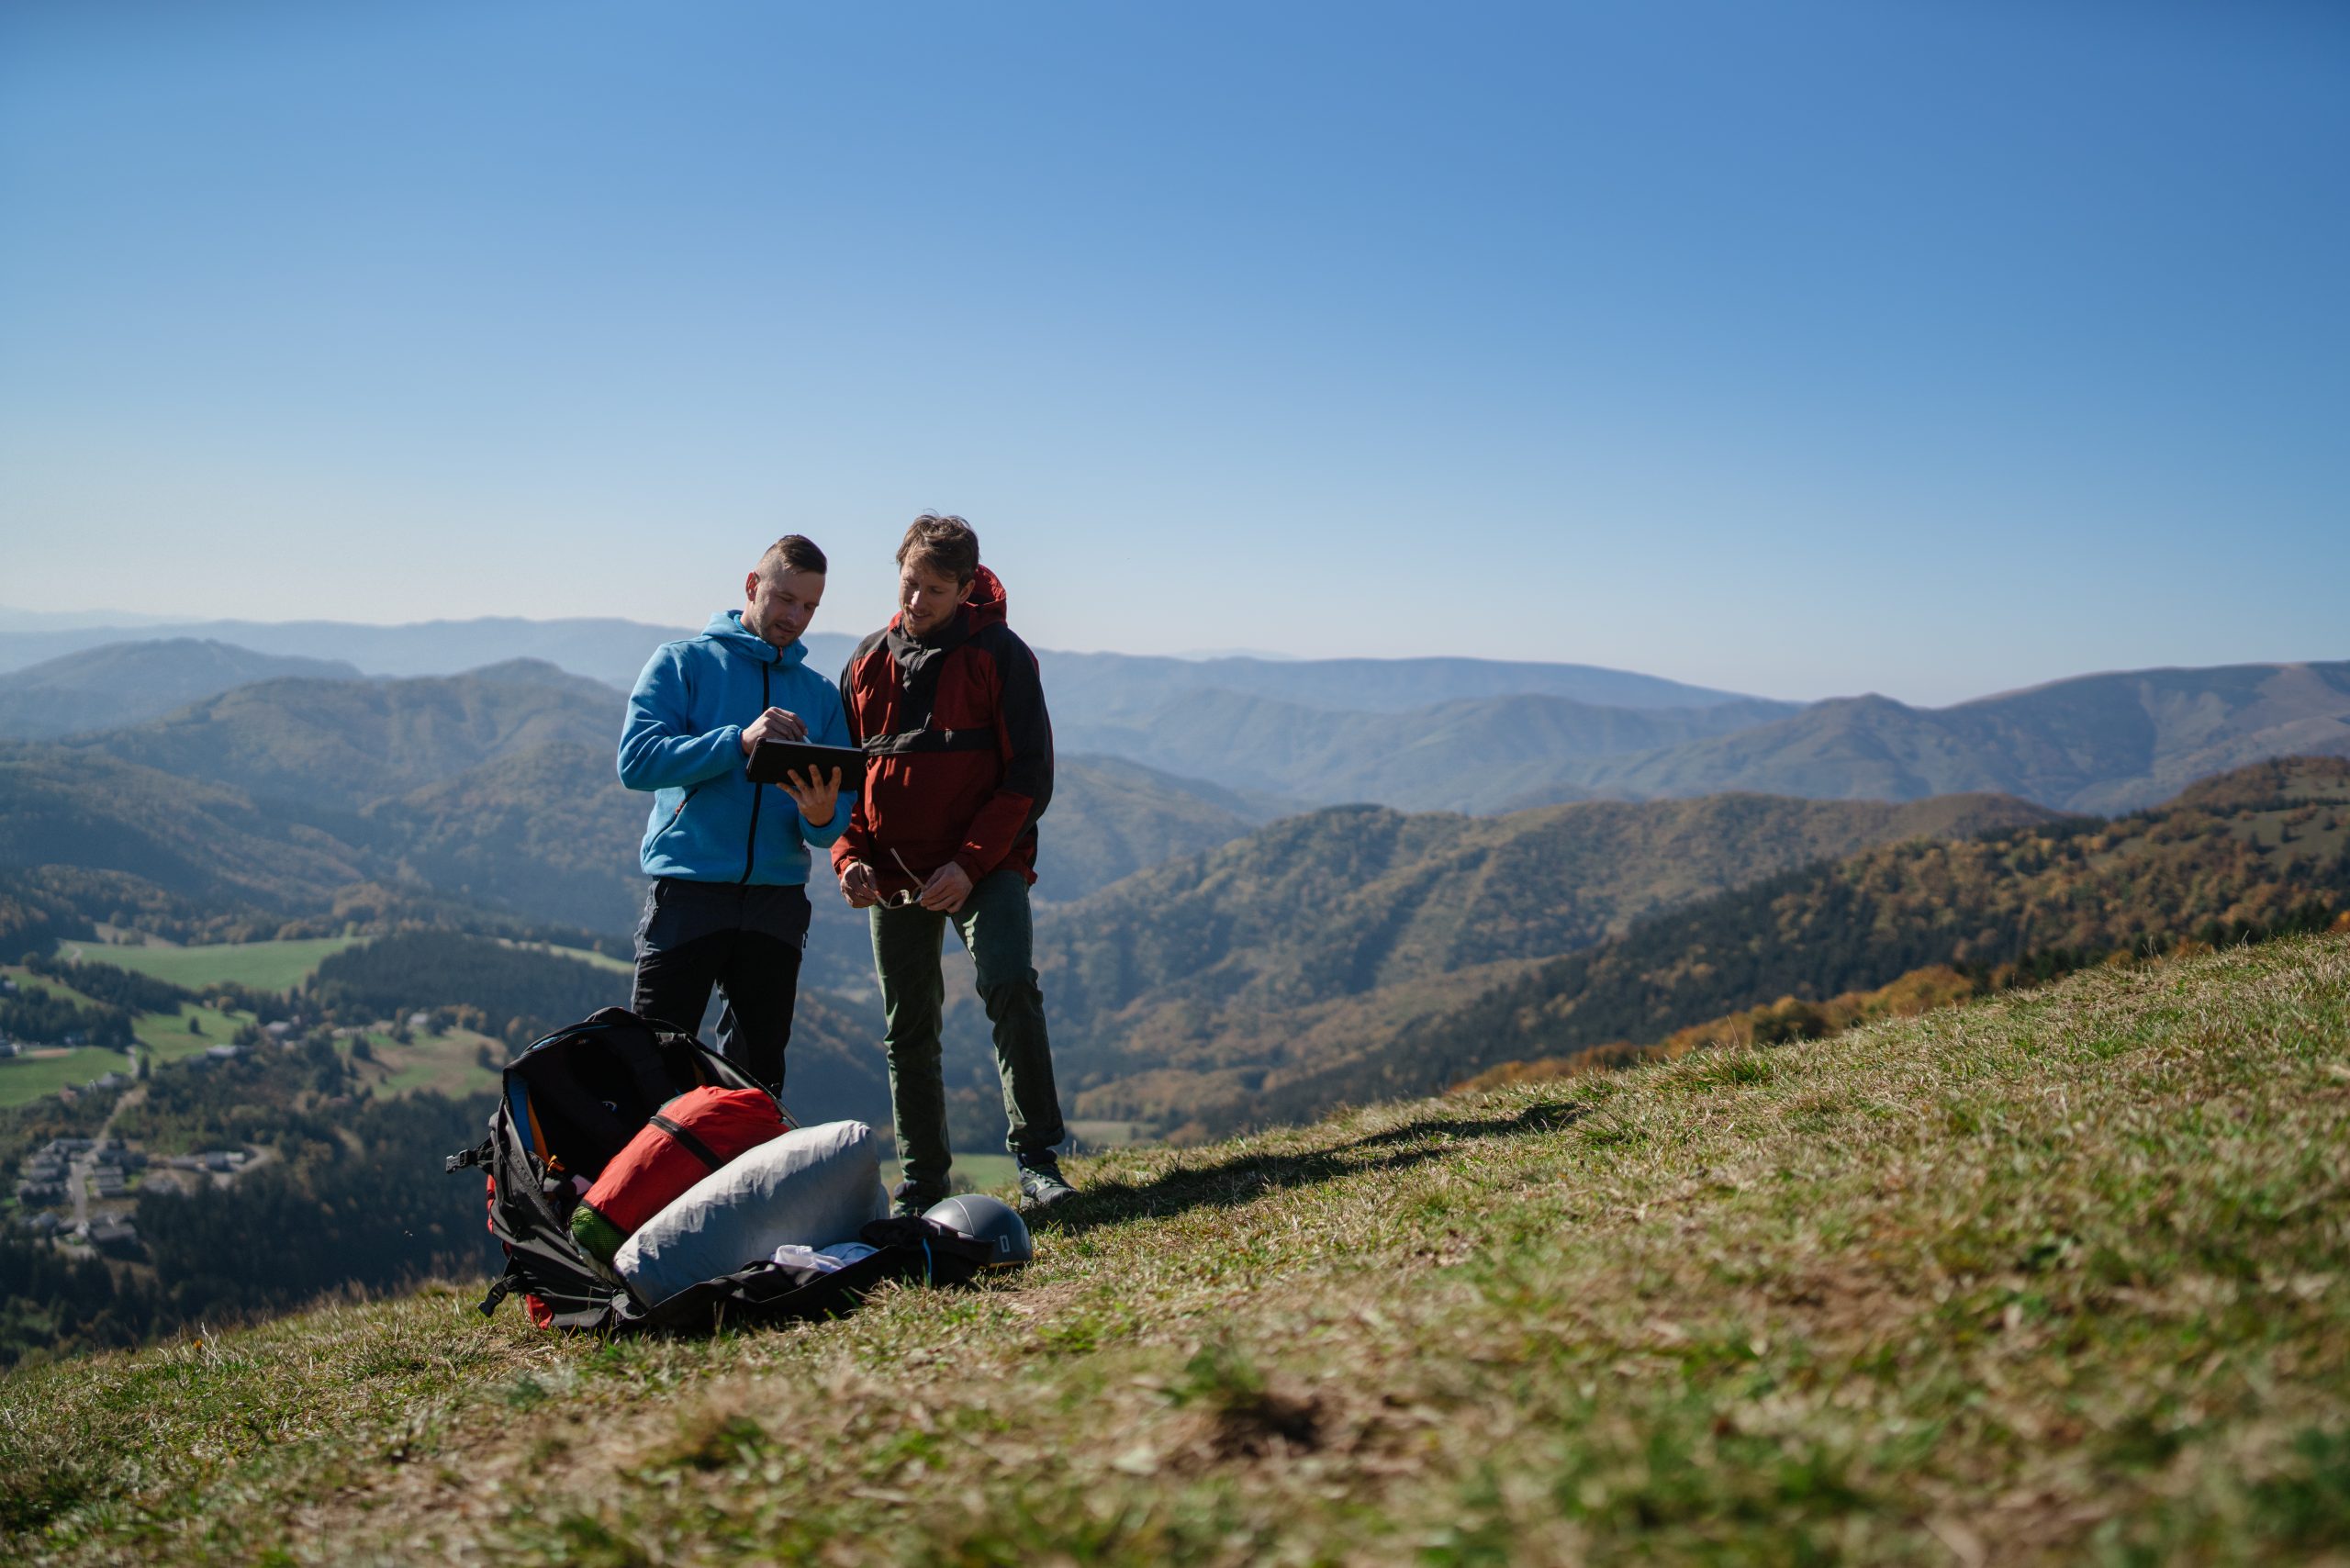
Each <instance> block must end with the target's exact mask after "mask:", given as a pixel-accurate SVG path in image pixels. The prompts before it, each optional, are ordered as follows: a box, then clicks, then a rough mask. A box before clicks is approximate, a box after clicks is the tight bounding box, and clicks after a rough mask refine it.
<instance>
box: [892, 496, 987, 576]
mask: <svg viewBox="0 0 2350 1568" xmlns="http://www.w3.org/2000/svg"><path fill="white" fill-rule="evenodd" d="M898 565H900V566H926V567H928V568H929V569H930V570H932V571H934V572H943V573H945V574H946V576H948V577H953V578H954V579H955V580H956V581H957V582H958V583H968V582H969V581H970V580H971V578H972V577H974V576H976V575H977V574H978V572H979V534H978V533H977V532H974V531H973V530H972V528H971V525H970V524H969V523H968V522H965V521H963V520H962V519H961V518H959V517H955V516H952V515H942V514H940V513H938V512H934V511H926V512H924V513H923V514H922V515H921V516H920V517H918V518H916V519H914V521H913V526H912V527H911V528H909V529H907V530H906V536H905V538H904V539H903V540H901V541H900V542H899V544H898Z"/></svg>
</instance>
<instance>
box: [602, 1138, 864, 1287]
mask: <svg viewBox="0 0 2350 1568" xmlns="http://www.w3.org/2000/svg"><path fill="white" fill-rule="evenodd" d="M889 1212H890V1195H889V1194H888V1193H886V1192H884V1191H883V1190H882V1187H881V1160H880V1155H879V1151H878V1149H877V1148H876V1147H875V1145H874V1140H873V1129H872V1128H871V1127H868V1126H866V1125H865V1124H864V1123H863V1122H827V1123H824V1124H823V1125H822V1126H813V1127H795V1128H793V1129H792V1130H791V1131H789V1132H787V1133H785V1134H784V1135H783V1136H782V1137H778V1138H771V1139H769V1140H768V1141H767V1142H766V1143H763V1144H761V1145H759V1147H758V1148H754V1149H751V1150H749V1151H748V1152H746V1153H744V1154H743V1155H741V1156H739V1157H737V1158H736V1159H733V1161H731V1162H730V1163H728V1164H726V1165H723V1166H721V1167H720V1168H719V1169H718V1170H713V1171H711V1173H710V1174H709V1175H707V1176H705V1177H703V1178H702V1179H701V1180H700V1181H699V1182H695V1183H694V1184H693V1185H692V1186H691V1187H689V1188H688V1189H687V1190H686V1192H685V1193H684V1194H683V1195H682V1196H680V1197H678V1198H677V1200H676V1201H675V1202H674V1203H672V1204H669V1206H668V1207H667V1208H665V1209H663V1210H662V1211H661V1212H660V1213H659V1214H657V1215H654V1216H653V1217H652V1218H651V1219H649V1220H647V1221H645V1222H644V1225H643V1227H642V1228H641V1229H639V1230H638V1231H637V1233H636V1234H635V1235H634V1236H632V1237H630V1238H628V1241H627V1243H626V1244H625V1245H623V1246H622V1247H621V1249H620V1251H619V1252H617V1253H615V1254H614V1255H613V1257H612V1267H613V1268H615V1269H617V1270H618V1271H620V1274H621V1278H622V1279H624V1280H626V1281H627V1282H629V1284H630V1286H631V1288H632V1289H633V1290H634V1291H635V1292H636V1294H638V1295H639V1296H640V1297H642V1298H643V1300H644V1301H645V1302H646V1303H647V1304H648V1305H656V1304H658V1303H660V1302H664V1301H666V1300H667V1299H668V1298H669V1297H671V1296H673V1295H675V1294H677V1293H678V1292H679V1291H682V1290H684V1289H686V1288H687V1287H688V1286H689V1285H697V1284H699V1283H700V1282H702V1281H704V1280H714V1279H716V1278H718V1277H719V1276H720V1275H722V1274H731V1273H733V1272H734V1271H736V1270H737V1269H740V1268H742V1267H743V1266H744V1264H746V1263H749V1262H753V1261H763V1260H767V1259H769V1258H772V1257H773V1256H774V1255H775V1251H776V1249H777V1248H778V1247H787V1246H800V1247H828V1246H831V1245H833V1244H834V1243H837V1242H842V1241H846V1240H849V1239H851V1238H854V1237H855V1236H856V1233H857V1232H858V1231H859V1230H861V1229H863V1228H864V1227H865V1226H867V1224H869V1223H871V1222H872V1221H874V1220H877V1219H881V1218H884V1217H886V1216H887V1215H888V1214H889Z"/></svg>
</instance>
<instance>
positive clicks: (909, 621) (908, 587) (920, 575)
mask: <svg viewBox="0 0 2350 1568" xmlns="http://www.w3.org/2000/svg"><path fill="white" fill-rule="evenodd" d="M962 602H963V585H962V584H961V583H958V582H957V581H956V580H955V579H954V578H953V577H948V576H947V575H946V573H944V572H942V571H939V570H937V569H935V568H934V567H931V566H923V565H921V564H919V563H917V562H913V561H909V562H907V563H906V564H905V565H904V566H901V567H899V568H898V610H899V622H900V624H901V625H903V626H904V627H905V629H906V630H907V631H909V632H911V633H913V634H914V635H915V636H917V637H927V636H929V635H930V634H931V633H933V632H935V631H937V630H938V629H939V628H941V627H943V626H945V625H946V621H947V617H949V616H951V615H953V614H954V613H955V610H956V607H957V605H959V604H961V603H962Z"/></svg>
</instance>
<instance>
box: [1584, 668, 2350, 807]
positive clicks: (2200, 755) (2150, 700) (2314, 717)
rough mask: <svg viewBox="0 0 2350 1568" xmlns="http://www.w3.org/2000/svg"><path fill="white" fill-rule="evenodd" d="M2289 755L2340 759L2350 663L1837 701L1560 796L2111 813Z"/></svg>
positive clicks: (2349, 745) (1594, 770)
mask: <svg viewBox="0 0 2350 1568" xmlns="http://www.w3.org/2000/svg"><path fill="white" fill-rule="evenodd" d="M2296 755H2298V756H2319V755H2325V756H2342V755H2350V662H2345V663H2335V664H2291V665H2232V666H2221V667H2220V668H2215V669H2158V670H2135V671H2129V672H2125V673H2121V674H2114V675H2091V676H2083V677H2080V678H2077V679H2074V680H2061V681H2056V682H2054V683H2053V684H2051V685H2047V686H2040V687H2034V688H2032V689H2031V690H2028V691H2016V692H2009V693H2006V694H2004V695H2001V696H1997V697H1986V698H1983V699H1980V700H1976V701H1973V702H1963V703H1960V704H1958V705H1957V706H1955V707H1952V708H1932V709H1924V708H1910V707H1908V706H1905V705H1904V704H1902V703H1899V702H1896V701H1893V700H1890V699H1889V698H1884V697H1855V698H1848V699H1841V700H1836V701H1831V702H1822V703H1818V704H1817V705H1816V706H1814V707H1811V708H1807V709H1806V710H1804V711H1802V712H1800V713H1796V714H1795V715H1793V716H1791V717H1788V718H1785V719H1781V720H1778V721H1776V722H1772V723H1767V724H1762V725H1759V726H1757V727H1755V728H1752V729H1748V730H1744V731H1741V732H1740V733H1738V734H1729V735H1724V736H1719V737H1717V738H1713V739H1707V740H1697V741H1692V742H1690V743H1688V744H1686V745H1678V746H1673V747H1669V748H1666V749H1664V750H1662V751H1657V752H1653V753H1651V754H1649V755H1647V756H1628V757H1616V758H1610V759H1606V760H1604V761H1601V762H1597V763H1594V764H1590V765H1586V766H1581V767H1573V768H1570V769H1567V770H1566V771H1565V772H1564V774H1563V775H1562V777H1561V780H1560V785H1561V788H1562V789H1564V790H1570V791H1574V792H1581V793H1595V794H1620V795H1629V796H1637V797H1649V798H1653V797H1658V796H1695V795H1707V794H1712V793H1715V792H1717V791H1718V790H1768V791H1771V792H1773V793H1777V794H1787V795H1807V796H1812V797H1816V798H1824V799H1831V800H1860V799H1871V800H1892V801H1903V800H1917V799H1920V798H1922V797H1924V796H1928V795H1935V794H1946V793H1949V792H1951V791H1953V790H1999V791H2002V792H2004V793H2008V794H2012V795H2020V796H2022V797H2023V798H2025V799H2026V800H2031V801H2040V802H2042V804H2044V805H2050V806H2055V807H2059V808H2061V809H2064V810H2068V811H2086V812H2119V811H2128V810H2132V809H2134V808H2136V807H2139V806H2144V805H2150V804H2152V803H2154V802H2155V801H2162V800H2165V799H2167V798H2169V797H2170V796H2172V795H2174V794H2176V793H2177V792H2178V790H2181V789H2183V788H2185V787H2186V786H2187V785H2188V784H2189V783H2192V782H2193V781H2194V780H2196V779H2198V778H2205V777H2208V776H2210V775H2211V774H2215V773H2220V772H2222V771H2225V770H2227V769H2230V768H2233V767H2241V766H2243V765H2244V764H2246V763H2250V762H2255V761H2259V760H2261V759H2263V758H2266V757H2271V756H2296Z"/></svg>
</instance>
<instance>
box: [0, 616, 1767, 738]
mask: <svg viewBox="0 0 2350 1568" xmlns="http://www.w3.org/2000/svg"><path fill="white" fill-rule="evenodd" d="M713 608H716V606H715V605H713ZM882 619H886V617H876V618H874V619H873V620H872V621H871V622H869V623H868V622H846V621H843V622H839V623H837V624H835V622H834V621H832V620H830V619H827V620H826V621H825V622H823V623H822V624H823V625H824V626H825V628H826V629H825V630H823V631H821V632H816V633H811V634H810V635H809V637H808V639H807V643H808V662H809V665H810V666H811V668H814V669H817V670H820V671H822V673H823V674H825V675H827V676H832V675H837V674H838V673H839V672H840V667H841V666H842V665H843V664H845V662H846V661H847V659H848V655H849V652H850V650H851V649H852V648H854V647H855V646H856V642H857V639H859V638H860V637H862V636H864V635H865V633H867V632H869V631H871V630H872V629H873V628H874V626H877V625H878V624H879V623H880V621H881V620H882ZM699 630H700V627H699V624H697V625H695V626H692V627H675V626H656V625H652V624H649V623H646V622H639V621H618V620H588V619H576V620H562V621H524V620H520V619H518V618H514V617H506V616H499V617H488V618H484V619H481V620H476V621H428V622H415V623H411V624H408V625H400V626H365V625H359V624H356V623H353V622H333V621H287V622H255V621H210V622H196V623H191V624H185V625H164V626H152V627H140V628H137V629H132V628H129V627H126V626H124V625H120V624H115V625H107V626H71V627H54V626H50V627H41V628H38V629H33V630H0V671H6V670H11V669H17V668H21V667H23V666H27V665H31V664H35V663H38V662H40V661H42V660H47V659H53V658H56V657H59V656H60V655H66V654H71V653H76V652H80V651H82V650H84V649H87V648H94V647H96V646H98V645H99V644H106V643H120V642H125V641H129V640H132V639H142V640H143V639H149V638H154V639H162V638H170V637H198V638H206V639H209V640H212V641H217V642H223V643H232V644H236V645H238V646H239V647H242V648H250V649H252V650H255V651H256V652H260V653H268V654H278V655H299V656H303V657H308V658H319V659H335V660H341V661H344V662H347V663H349V664H352V665H354V666H357V667H358V668H359V669H361V670H363V671H364V672H365V673H366V674H369V675H391V676H420V675H455V674H458V673H460V672H461V671H464V670H469V669H476V668H479V667H480V666H484V665H491V664H501V663H504V662H506V661H507V660H509V659H543V660H544V661H546V662H547V663H549V664H552V665H556V666H560V667H562V668H564V669H566V670H569V671H571V672H572V673H573V674H575V675H584V676H587V677H588V678H591V679H595V680H600V681H603V682H604V683H606V684H607V685H610V686H617V687H620V688H621V689H627V688H628V687H629V686H631V685H632V684H633V683H634V682H635V679H636V676H637V672H638V671H639V670H641V669H643V667H644V661H645V659H646V658H647V657H648V656H649V655H651V654H652V652H653V650H654V649H655V647H657V646H659V645H660V644H663V643H665V642H667V641H669V640H670V639H672V638H676V637H683V636H689V635H691V634H692V633H694V632H697V631H699ZM1038 661H1039V662H1040V663H1041V664H1042V666H1044V672H1045V683H1046V695H1047V697H1048V698H1049V699H1050V700H1051V702H1052V705H1053V711H1054V715H1055V717H1056V718H1072V719H1083V720H1087V721H1096V720H1100V721H1115V720H1120V719H1134V718H1138V717H1140V716H1143V715H1145V714H1147V713H1149V712H1150V711H1153V710H1155V709H1157V708H1158V707H1160V706H1163V705H1164V704H1165V703H1167V702H1168V701H1169V700H1172V699H1174V698H1177V697H1180V696H1182V695H1184V694H1186V693H1189V692H1194V691H1203V690H1221V691H1235V692H1240V693H1242V694H1244V695H1248V696H1255V697H1266V698H1270V699H1272V700H1276V701H1281V702H1294V703H1297V704H1299V705H1300V706H1303V707H1307V708H1328V709H1340V710H1345V711H1371V712H1395V711H1402V710H1404V709H1408V708H1424V707H1427V706H1429V705H1430V704H1433V703H1438V702H1455V701H1464V700H1474V699H1478V698H1485V697H1506V696H1513V695H1516V694H1519V693H1525V694H1528V695H1536V696H1547V697H1563V698H1568V699H1571V700H1574V701H1577V702H1587V703H1591V704H1594V705H1595V706H1600V707H1616V708H1706V707H1711V706H1714V705H1716V704H1718V703H1721V702H1725V701H1734V700H1751V699H1745V698H1742V697H1741V696H1740V694H1739V693H1737V692H1731V691H1714V690H1710V689H1707V688H1704V687H1696V686H1684V685H1683V684H1682V683H1680V682H1678V681H1673V680H1664V679H1662V678H1658V677H1655V676H1648V675H1637V674H1633V673H1630V672H1628V671H1624V670H1612V669H1601V668H1598V667H1596V666H1591V665H1571V664H1538V663H1509V662H1505V661H1501V660H1494V659H1460V658H1411V657H1399V658H1392V659H1289V658H1278V657H1270V656H1268V657H1254V656H1251V657H1231V658H1213V659H1179V658H1157V657H1148V656H1143V655H1129V654H1070V653H1057V652H1053V651H1051V650H1040V651H1039V653H1038ZM1779 706H1780V708H1781V710H1782V711H1793V708H1794V706H1795V705H1794V704H1792V703H1786V704H1780V705H1779Z"/></svg>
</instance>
